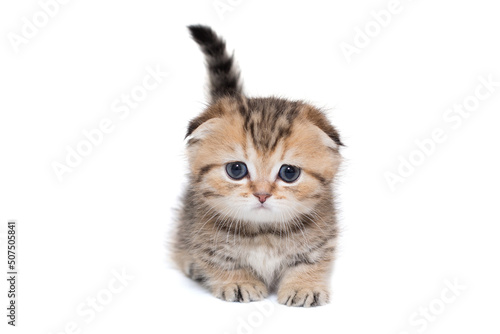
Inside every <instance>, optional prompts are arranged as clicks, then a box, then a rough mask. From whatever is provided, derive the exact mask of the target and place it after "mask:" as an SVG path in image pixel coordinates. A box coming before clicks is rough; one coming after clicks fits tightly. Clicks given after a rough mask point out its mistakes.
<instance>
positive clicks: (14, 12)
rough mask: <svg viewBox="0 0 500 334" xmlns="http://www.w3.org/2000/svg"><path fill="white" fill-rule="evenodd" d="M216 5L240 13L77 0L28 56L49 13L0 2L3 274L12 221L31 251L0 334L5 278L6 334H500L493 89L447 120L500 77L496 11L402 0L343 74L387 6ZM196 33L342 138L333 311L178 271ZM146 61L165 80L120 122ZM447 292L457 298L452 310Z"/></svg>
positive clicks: (265, 90) (491, 6) (255, 86)
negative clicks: (191, 32)
mask: <svg viewBox="0 0 500 334" xmlns="http://www.w3.org/2000/svg"><path fill="white" fill-rule="evenodd" d="M42 1H43V2H46V1H48V0H45V1H44V0H42ZM221 2H223V3H230V5H229V6H232V7H231V10H228V11H226V12H225V13H224V14H223V15H222V16H220V15H219V14H218V12H217V11H216V9H215V8H214V6H213V1H211V0H207V1H180V0H178V1H169V2H166V1H154V0H141V1H139V0H136V1H123V0H122V1H118V0H114V1H97V0H86V1H79V0H74V1H69V2H68V4H64V5H60V8H59V11H58V12H57V13H56V14H55V15H54V17H51V18H50V19H49V21H48V23H47V25H46V26H45V27H42V28H40V29H39V31H38V33H37V34H36V35H35V36H33V37H31V38H29V39H27V43H25V44H22V45H20V46H19V48H18V49H19V50H18V52H15V48H14V47H13V45H12V43H11V42H10V41H9V37H8V36H12V34H19V35H20V34H21V31H22V27H23V25H24V24H25V23H24V21H23V17H26V18H27V19H29V20H30V21H32V20H33V19H32V17H33V15H35V14H36V13H37V12H40V10H41V8H40V5H39V3H38V2H37V1H34V0H23V1H15V2H14V1H9V2H7V1H3V2H2V4H1V5H0V22H1V24H0V27H1V33H2V42H1V43H0V57H1V61H0V73H1V74H0V89H1V98H0V157H1V164H0V189H1V191H0V221H1V233H2V234H1V235H0V237H2V239H1V240H0V242H1V247H2V251H1V254H2V255H1V262H2V266H1V267H2V272H3V271H4V268H5V262H6V256H5V230H6V228H5V227H6V222H7V220H8V219H16V220H17V221H18V225H19V228H18V232H19V238H20V241H19V247H20V250H19V272H20V277H19V286H18V289H19V299H18V306H19V309H18V326H17V327H16V328H11V327H10V326H7V325H6V320H7V318H6V317H5V313H6V310H5V307H4V305H5V306H6V303H7V298H6V291H7V286H6V281H5V280H4V279H2V284H0V289H1V292H0V295H1V296H2V297H1V301H0V304H1V305H2V307H1V309H2V310H4V311H2V314H1V317H0V319H2V320H1V322H2V323H1V325H0V328H1V331H2V333H4V332H6V331H5V329H6V328H8V333H14V332H16V333H30V334H32V333H44V334H45V333H64V330H65V326H68V324H70V325H69V326H70V327H71V326H72V325H71V323H72V322H75V323H76V324H77V326H78V330H76V331H66V333H73V332H74V333H77V332H80V333H165V332H168V333H179V332H183V333H282V332H283V333H284V332H287V333H314V332H319V333H385V334H387V333H389V334H390V333H394V334H398V333H403V332H406V333H411V334H413V333H421V332H427V333H473V332H474V333H479V332H482V333H498V331H499V330H500V324H499V322H498V314H499V312H500V306H499V305H500V304H499V302H498V301H499V298H500V287H499V282H500V271H499V263H500V262H499V259H498V257H499V254H500V243H499V242H498V234H499V232H500V229H499V227H498V226H499V223H500V214H499V211H498V204H499V188H500V177H499V174H498V173H499V170H500V161H499V159H498V152H499V149H498V145H499V144H500V142H499V139H500V135H499V131H498V126H499V122H500V116H499V110H500V87H496V90H495V91H494V92H493V93H492V94H491V96H489V97H488V98H487V99H485V100H484V101H480V103H479V106H478V108H477V109H476V110H474V111H473V112H471V113H470V116H469V117H468V118H467V119H464V120H463V122H462V123H461V124H460V125H459V126H458V127H457V128H453V127H452V126H451V125H452V123H449V122H446V121H445V120H444V119H443V115H445V113H446V110H447V109H448V108H451V107H453V105H454V104H461V103H462V102H463V101H464V99H465V98H467V97H469V96H473V95H474V92H475V89H476V87H477V86H478V85H480V81H479V79H478V78H479V77H480V76H483V77H485V78H487V77H488V76H492V78H493V80H495V81H500V65H499V61H500V44H499V36H498V31H500V20H499V19H498V12H499V8H498V7H497V4H495V2H494V1H491V0H474V1H472V0H470V1H451V0H448V1H430V0H418V1H416V0H414V1H409V0H401V2H400V7H401V8H400V12H399V13H398V14H395V15H393V16H392V19H391V22H390V23H389V24H388V25H387V27H383V28H382V29H381V31H380V32H379V33H378V35H376V36H374V37H372V38H370V39H371V41H370V43H369V44H368V45H367V46H366V47H363V48H360V49H359V53H358V54H354V55H353V56H352V59H351V62H348V61H347V59H346V57H345V56H344V54H343V53H342V51H341V47H340V45H341V43H342V42H345V43H349V44H353V41H354V38H355V36H356V27H357V28H359V29H364V28H365V25H367V24H370V22H371V21H373V20H374V19H373V17H372V16H371V14H370V12H371V11H373V10H374V11H376V12H378V11H380V10H383V9H385V8H387V7H388V4H389V1H388V0H378V1H336V2H334V3H327V2H326V1H284V0H283V1H264V0H248V1H246V0H243V1H236V0H232V1H229V0H227V1H226V0H224V1H221ZM231 4H232V5H231ZM195 23H204V24H208V25H210V26H212V27H213V28H214V29H215V30H216V31H218V33H220V34H221V35H223V36H224V37H225V38H226V40H227V41H228V46H229V48H230V49H231V50H236V58H237V60H238V62H239V64H240V67H241V69H242V73H243V78H244V82H245V87H246V91H247V93H248V94H249V95H252V96H257V95H270V94H275V95H279V96H283V97H289V98H294V99H306V100H307V101H310V102H312V103H314V104H316V105H318V106H320V107H324V108H325V109H327V110H329V117H330V119H331V120H332V122H333V123H334V124H335V126H336V127H337V128H338V129H339V131H340V133H341V135H342V139H343V141H344V142H345V144H346V148H344V149H343V150H342V154H343V155H344V157H345V162H344V164H343V168H342V172H341V173H340V175H339V179H338V185H337V193H338V203H339V209H340V212H341V214H340V224H341V227H342V232H343V233H342V236H341V238H340V244H341V245H340V251H339V253H338V260H337V263H336V268H335V272H334V275H333V277H332V292H333V293H332V298H331V299H332V303H331V304H330V305H328V306H325V307H320V308H314V309H300V308H287V307H285V306H281V305H278V304H277V303H276V301H275V297H274V296H272V297H271V298H270V300H271V301H272V305H274V307H272V306H269V304H265V303H264V304H263V303H260V304H256V303H252V304H235V303H226V302H222V301H220V300H218V299H216V298H214V297H212V296H211V295H210V294H209V293H208V292H206V291H205V290H203V289H202V288H200V287H199V286H198V285H196V284H195V283H193V282H191V281H189V280H188V279H186V278H185V277H183V276H182V275H181V274H180V273H179V272H178V271H177V270H176V269H174V268H173V266H172V265H171V264H170V262H169V261H168V257H167V255H166V243H167V240H168V231H169V230H170V229H171V228H172V226H173V220H174V218H173V217H174V208H175V207H176V205H177V204H178V202H179V196H180V194H181V189H182V187H183V184H184V182H185V178H184V177H185V173H186V164H185V161H184V158H183V147H184V144H185V142H184V139H183V138H184V133H185V130H186V125H187V122H188V121H189V119H191V118H193V117H194V116H196V115H197V114H198V113H199V112H201V111H202V110H203V107H204V103H205V96H204V92H205V90H204V83H205V79H206V76H205V69H204V66H203V58H202V54H201V52H200V51H199V50H198V47H197V46H196V45H195V43H194V42H193V41H192V40H190V38H189V36H188V33H187V30H186V28H185V26H186V25H188V24H195ZM148 66H149V67H151V68H156V67H157V66H159V67H160V68H161V70H162V71H168V73H169V74H168V76H167V77H166V78H165V79H164V81H163V82H162V83H161V84H160V85H159V86H158V87H157V88H156V89H155V90H153V91H151V92H149V94H148V96H147V98H146V99H145V100H144V101H142V102H140V104H139V106H138V107H137V108H135V109H133V110H132V111H131V113H130V115H129V116H128V117H127V118H126V119H123V120H121V119H120V118H119V117H118V116H119V115H118V114H116V113H114V112H113V110H112V107H111V105H112V104H113V102H114V101H115V100H116V99H119V98H120V96H121V94H129V93H130V92H131V90H132V89H134V87H137V85H140V84H141V83H142V80H143V78H144V77H145V76H146V75H147V72H146V67H148ZM105 118H110V119H111V120H112V121H113V122H114V125H115V127H114V130H113V131H112V132H111V133H109V134H106V135H105V136H104V139H103V141H102V143H101V144H100V145H99V146H97V147H94V149H93V152H92V153H91V154H89V155H88V156H87V157H84V158H83V161H82V162H81V164H80V165H79V166H77V167H76V168H74V169H73V171H72V172H71V173H67V174H64V176H63V180H62V182H60V181H59V180H58V178H57V176H56V174H55V173H54V170H53V168H52V164H53V162H54V161H57V162H60V163H64V160H65V158H66V154H67V151H66V150H67V148H66V147H67V146H70V147H72V148H75V147H76V146H77V145H78V143H79V142H81V141H82V140H84V139H85V137H84V136H83V134H82V131H84V130H87V131H89V130H91V129H94V128H96V127H98V125H99V122H100V121H101V120H102V119H105ZM436 128H441V129H443V131H444V132H445V134H446V138H447V139H446V141H445V142H444V143H439V144H436V147H435V149H434V151H433V152H432V154H430V156H428V157H426V158H425V161H423V163H422V164H421V165H420V166H417V167H416V168H415V170H414V172H413V174H412V175H410V176H408V177H406V178H405V179H404V180H405V181H404V183H399V184H397V185H396V187H395V189H394V190H391V188H390V187H389V185H388V183H387V181H386V178H385V176H384V175H385V173H387V172H393V173H396V172H397V168H398V165H399V160H398V157H399V156H402V157H405V158H406V159H408V157H409V156H410V154H412V152H414V151H415V150H417V149H418V147H417V145H416V144H415V141H416V140H423V139H425V138H430V136H431V134H432V132H433V130H434V129H436ZM416 154H418V153H416ZM123 268H124V270H125V271H126V272H127V273H128V275H130V276H133V277H134V278H133V279H132V280H131V281H130V282H129V283H128V284H127V286H126V287H125V288H124V289H123V290H122V291H121V292H119V293H116V294H112V295H111V298H112V300H106V301H107V302H108V301H109V303H108V304H107V305H105V306H104V307H103V310H102V311H101V312H96V314H95V318H94V319H93V320H92V321H90V322H88V321H87V320H88V317H86V316H83V317H82V316H81V315H80V314H79V313H78V312H77V308H78V307H79V306H80V307H81V306H82V303H85V302H86V300H87V298H92V297H96V296H101V299H102V298H104V297H103V296H108V297H109V293H108V294H107V292H106V291H105V290H103V289H107V286H108V284H109V283H110V282H114V281H113V270H116V271H121V270H122V269H123ZM5 271H6V270H5ZM3 275H4V274H2V277H4V276H3ZM446 280H449V281H450V282H454V281H457V282H458V283H459V284H460V285H462V286H465V289H463V290H461V291H460V293H459V295H458V297H456V298H454V301H453V302H450V303H446V304H443V302H440V301H439V299H440V298H441V292H442V291H443V289H446V283H445V282H446ZM115 286H118V284H115ZM448 296H452V294H451V293H450V294H448ZM83 305H84V306H85V304H83ZM257 305H267V306H266V307H267V308H268V309H269V308H271V309H272V311H271V312H269V313H267V312H265V314H264V313H262V311H260V310H259V309H258V308H257ZM442 305H444V308H443V309H440V306H442ZM430 306H431V307H434V310H435V311H436V310H437V311H439V312H438V313H440V314H438V315H436V316H435V317H434V316H433V318H432V319H433V320H432V321H424V323H425V324H426V326H425V329H424V325H423V324H422V320H421V319H424V318H422V317H421V316H418V312H420V311H421V310H422V309H426V308H429V307H430ZM419 310H420V311H419ZM415 312H417V313H415ZM431 312H432V311H431ZM415 314H417V316H416V315H415ZM431 315H432V314H431ZM412 317H413V319H414V320H415V319H420V323H419V325H416V324H415V323H413V322H411V321H410V318H412ZM415 317H417V318H415ZM252 323H253V325H252Z"/></svg>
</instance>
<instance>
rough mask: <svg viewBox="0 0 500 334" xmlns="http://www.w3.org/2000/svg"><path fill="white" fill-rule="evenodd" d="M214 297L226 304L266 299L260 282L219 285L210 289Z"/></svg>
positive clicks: (262, 284) (265, 290) (265, 289)
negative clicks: (226, 302)
mask: <svg viewBox="0 0 500 334" xmlns="http://www.w3.org/2000/svg"><path fill="white" fill-rule="evenodd" d="M212 292H213V294H214V295H215V297H217V298H220V299H222V300H225V301H228V302H243V303H248V302H253V301H257V300H262V299H264V298H265V297H267V294H268V293H267V288H266V286H265V285H264V283H262V282H242V283H229V284H227V283H226V284H220V285H218V286H215V287H214V288H212Z"/></svg>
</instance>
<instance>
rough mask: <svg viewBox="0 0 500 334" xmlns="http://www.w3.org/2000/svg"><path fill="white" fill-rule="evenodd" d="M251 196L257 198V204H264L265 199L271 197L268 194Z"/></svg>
mask: <svg viewBox="0 0 500 334" xmlns="http://www.w3.org/2000/svg"><path fill="white" fill-rule="evenodd" d="M253 195H254V196H255V197H257V198H258V199H259V202H261V203H264V202H265V201H266V199H268V198H269V197H271V194H269V193H253Z"/></svg>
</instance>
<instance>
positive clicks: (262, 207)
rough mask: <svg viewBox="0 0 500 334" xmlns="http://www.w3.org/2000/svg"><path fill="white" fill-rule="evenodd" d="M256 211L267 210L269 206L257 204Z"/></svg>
mask: <svg viewBox="0 0 500 334" xmlns="http://www.w3.org/2000/svg"><path fill="white" fill-rule="evenodd" d="M255 209H256V210H269V209H270V208H269V205H266V204H265V203H262V204H257V206H256V207H255Z"/></svg>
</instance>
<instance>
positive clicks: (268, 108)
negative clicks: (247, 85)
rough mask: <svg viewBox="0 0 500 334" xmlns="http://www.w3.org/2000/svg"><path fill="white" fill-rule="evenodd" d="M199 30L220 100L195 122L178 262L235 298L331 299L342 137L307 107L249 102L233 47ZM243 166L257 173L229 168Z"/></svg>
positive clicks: (219, 293)
mask: <svg viewBox="0 0 500 334" xmlns="http://www.w3.org/2000/svg"><path fill="white" fill-rule="evenodd" d="M189 29H190V31H191V34H192V36H193V39H194V40H195V41H196V42H197V43H198V44H199V45H200V47H201V49H202V51H203V53H204V54H205V57H206V61H207V68H208V73H209V82H210V98H211V104H210V105H209V106H208V107H207V108H206V110H205V111H204V112H203V113H202V114H201V115H200V116H198V117H197V118H195V119H193V120H192V121H191V122H190V124H189V126H188V131H187V135H186V137H187V138H189V140H188V144H187V155H188V159H189V169H190V170H189V185H188V188H187V191H186V192H185V194H184V198H183V202H182V208H181V210H180V215H179V217H178V225H177V231H176V237H175V242H174V247H173V255H174V260H175V261H176V263H177V264H178V265H179V267H180V268H181V270H182V271H183V272H184V273H185V274H186V275H188V276H189V277H191V278H192V279H194V280H196V281H199V282H201V283H202V284H203V285H205V286H206V287H207V288H208V289H209V290H210V291H211V292H212V293H213V294H214V295H215V296H216V297H218V298H220V299H223V300H226V301H239V302H249V301H255V300H260V299H262V298H265V297H266V296H267V295H268V293H269V292H272V291H276V293H277V295H278V301H279V302H280V303H282V304H285V305H289V306H305V307H309V306H317V305H323V304H325V303H328V301H329V277H330V272H331V268H332V263H333V260H334V250H335V246H336V240H337V234H338V230H337V223H336V218H335V207H334V200H333V189H332V183H333V180H334V177H335V175H336V172H337V169H338V166H339V164H340V161H341V156H340V154H339V147H340V146H341V145H342V143H341V141H340V139H339V135H338V133H337V131H336V130H335V128H334V127H333V126H332V125H331V124H330V122H329V121H328V120H327V118H326V117H325V116H324V115H323V113H322V112H321V111H320V110H318V109H317V108H315V107H314V106H311V105H309V104H307V103H304V102H301V101H289V100H284V99H279V98H273V97H271V98H249V97H246V96H245V95H244V94H243V93H242V88H241V85H240V83H239V71H238V70H237V69H236V67H235V64H234V61H233V57H232V56H229V55H228V53H227V51H226V49H225V43H224V41H223V40H222V39H220V38H219V37H218V36H217V35H216V34H215V33H214V32H213V31H212V30H211V29H210V28H208V27H204V26H190V27H189ZM235 161H240V162H244V163H245V164H246V166H247V168H248V175H247V176H246V177H244V178H243V179H241V180H235V179H232V178H231V177H230V176H229V175H228V173H227V172H226V164H228V163H230V162H235ZM284 164H287V165H292V166H296V167H298V168H300V176H299V177H298V179H297V180H296V181H294V182H291V183H287V182H285V181H283V180H282V179H280V178H279V177H278V172H279V169H280V167H281V166H282V165H284ZM254 194H256V195H254ZM261 194H267V195H265V196H267V199H266V200H265V201H264V202H263V203H261V197H259V196H261Z"/></svg>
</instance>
